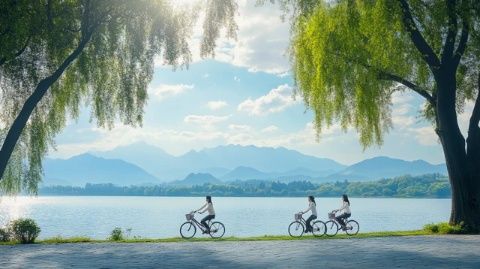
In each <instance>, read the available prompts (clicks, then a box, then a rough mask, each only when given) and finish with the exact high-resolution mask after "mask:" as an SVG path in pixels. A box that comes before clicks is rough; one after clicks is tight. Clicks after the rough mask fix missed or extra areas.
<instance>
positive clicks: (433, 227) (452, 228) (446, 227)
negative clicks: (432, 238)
mask: <svg viewBox="0 0 480 269" xmlns="http://www.w3.org/2000/svg"><path fill="white" fill-rule="evenodd" d="M423 229H424V230H425V231H427V232H429V233H434V234H437V233H438V234H464V233H466V231H465V229H464V227H463V226H462V225H461V224H457V225H450V224H448V223H447V222H440V223H436V224H434V223H431V224H427V225H425V226H424V227H423Z"/></svg>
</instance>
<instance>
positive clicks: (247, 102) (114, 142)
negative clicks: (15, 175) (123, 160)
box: [49, 0, 470, 164]
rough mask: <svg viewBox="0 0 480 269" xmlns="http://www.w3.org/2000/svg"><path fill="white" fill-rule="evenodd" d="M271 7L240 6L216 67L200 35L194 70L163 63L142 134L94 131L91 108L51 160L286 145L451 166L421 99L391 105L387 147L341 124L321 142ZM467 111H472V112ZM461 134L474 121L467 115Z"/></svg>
mask: <svg viewBox="0 0 480 269" xmlns="http://www.w3.org/2000/svg"><path fill="white" fill-rule="evenodd" d="M281 14H282V13H281V11H280V10H279V9H278V7H274V6H271V5H267V6H263V7H257V6H255V1H253V0H252V1H240V2H239V14H238V16H237V23H238V26H239V32H238V38H237V40H229V39H226V38H221V39H220V40H219V42H218V48H217V49H216V56H215V58H214V59H201V58H200V57H199V38H200V36H201V33H200V32H201V31H200V29H199V28H200V27H199V26H197V27H196V29H195V31H194V36H193V39H192V41H191V49H192V53H193V62H192V63H191V64H190V66H189V68H188V69H186V70H176V71H173V70H172V68H171V67H168V66H162V65H161V64H160V62H161V61H158V62H157V63H156V69H155V74H154V78H153V81H152V82H151V84H150V86H149V89H148V94H149V100H148V104H147V106H146V107H145V115H144V122H143V127H141V128H133V127H129V126H124V125H121V124H117V125H116V126H115V128H113V129H111V130H107V129H102V128H98V127H97V126H96V125H95V123H90V120H89V119H90V112H89V108H88V107H85V108H84V109H83V110H82V113H81V115H80V118H79V119H78V120H77V121H75V120H72V121H70V122H69V123H68V125H67V127H66V128H65V129H64V131H63V132H62V133H61V134H59V135H58V136H57V138H56V144H57V146H56V149H55V150H53V149H52V150H51V151H50V153H49V157H55V158H68V157H71V156H74V155H78V154H81V153H85V152H93V151H107V150H111V149H114V148H115V147H118V146H123V145H128V144H131V143H135V142H140V141H141V142H145V143H148V144H151V145H155V146H158V147H160V148H162V149H163V150H165V151H166V152H168V153H170V154H172V155H181V154H183V153H186V152H188V151H190V150H201V149H203V148H208V147H215V146H218V145H226V144H240V145H256V146H270V147H286V148H289V149H294V150H298V151H300V152H302V153H305V154H309V155H314V156H318V157H327V158H331V159H334V160H336V161H338V162H341V163H343V164H352V163H355V162H358V161H361V160H363V159H366V158H371V157H374V156H390V157H395V158H401V159H405V160H417V159H424V160H426V161H429V162H431V163H435V164H436V163H443V162H444V157H443V153H442V149H441V147H440V145H439V143H438V139H437V137H436V135H435V133H434V131H433V128H432V127H431V125H430V123H428V122H426V121H425V120H423V119H422V118H421V117H420V116H419V111H420V109H421V107H422V99H421V98H420V97H418V96H416V95H414V94H412V93H409V92H403V93H396V94H394V96H393V98H392V121H393V125H394V128H393V130H391V131H390V132H389V133H388V134H386V135H385V142H384V144H383V145H382V146H374V147H371V148H367V149H365V150H364V149H363V147H362V146H361V145H360V144H359V141H358V134H357V133H356V132H355V130H352V129H349V130H347V131H346V132H344V131H342V130H341V129H340V127H339V125H338V124H336V123H334V124H333V125H332V126H331V127H330V128H328V129H326V130H324V131H323V133H322V134H321V135H320V138H319V139H317V137H316V132H315V130H314V129H313V125H312V120H313V113H312V112H311V111H309V110H308V109H307V108H306V107H305V105H304V104H303V102H302V100H301V98H298V97H297V98H295V96H294V92H293V89H294V88H293V87H294V83H293V79H292V76H291V74H290V72H289V68H290V67H289V60H288V55H287V53H286V50H287V47H288V43H289V23H288V22H283V21H282V20H281V18H280V17H281ZM469 109H470V105H467V109H466V111H469ZM459 119H460V124H461V127H462V130H465V128H466V123H467V121H468V118H467V115H466V114H465V115H463V114H462V115H460V116H459Z"/></svg>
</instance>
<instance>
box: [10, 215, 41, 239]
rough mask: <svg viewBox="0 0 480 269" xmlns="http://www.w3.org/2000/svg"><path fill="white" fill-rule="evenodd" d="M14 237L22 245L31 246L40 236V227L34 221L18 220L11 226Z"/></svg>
mask: <svg viewBox="0 0 480 269" xmlns="http://www.w3.org/2000/svg"><path fill="white" fill-rule="evenodd" d="M10 230H11V231H12V235H13V237H14V238H15V239H16V240H17V241H19V242H20V243H22V244H31V243H33V242H35V239H36V238H37V237H38V235H39V234H40V231H41V229H40V227H38V225H37V223H36V222H35V221H34V220H33V219H17V220H14V221H12V223H11V224H10Z"/></svg>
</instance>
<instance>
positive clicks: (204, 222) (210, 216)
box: [200, 215, 215, 232]
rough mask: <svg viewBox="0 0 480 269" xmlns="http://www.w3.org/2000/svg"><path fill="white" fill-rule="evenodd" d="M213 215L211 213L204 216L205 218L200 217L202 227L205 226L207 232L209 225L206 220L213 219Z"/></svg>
mask: <svg viewBox="0 0 480 269" xmlns="http://www.w3.org/2000/svg"><path fill="white" fill-rule="evenodd" d="M214 217H215V216H213V215H207V216H205V218H203V219H202V221H200V223H202V225H203V227H205V229H207V232H209V230H210V227H209V226H208V224H207V221H209V220H211V219H213V218H214Z"/></svg>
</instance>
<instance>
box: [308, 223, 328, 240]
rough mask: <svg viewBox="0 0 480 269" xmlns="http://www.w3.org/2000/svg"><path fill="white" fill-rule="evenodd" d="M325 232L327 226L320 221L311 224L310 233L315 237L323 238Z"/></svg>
mask: <svg viewBox="0 0 480 269" xmlns="http://www.w3.org/2000/svg"><path fill="white" fill-rule="evenodd" d="M326 232H327V226H325V223H324V222H323V221H321V220H317V221H314V222H313V223H312V233H313V235H314V236H316V237H320V236H323V235H324V234H325V233H326Z"/></svg>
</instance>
